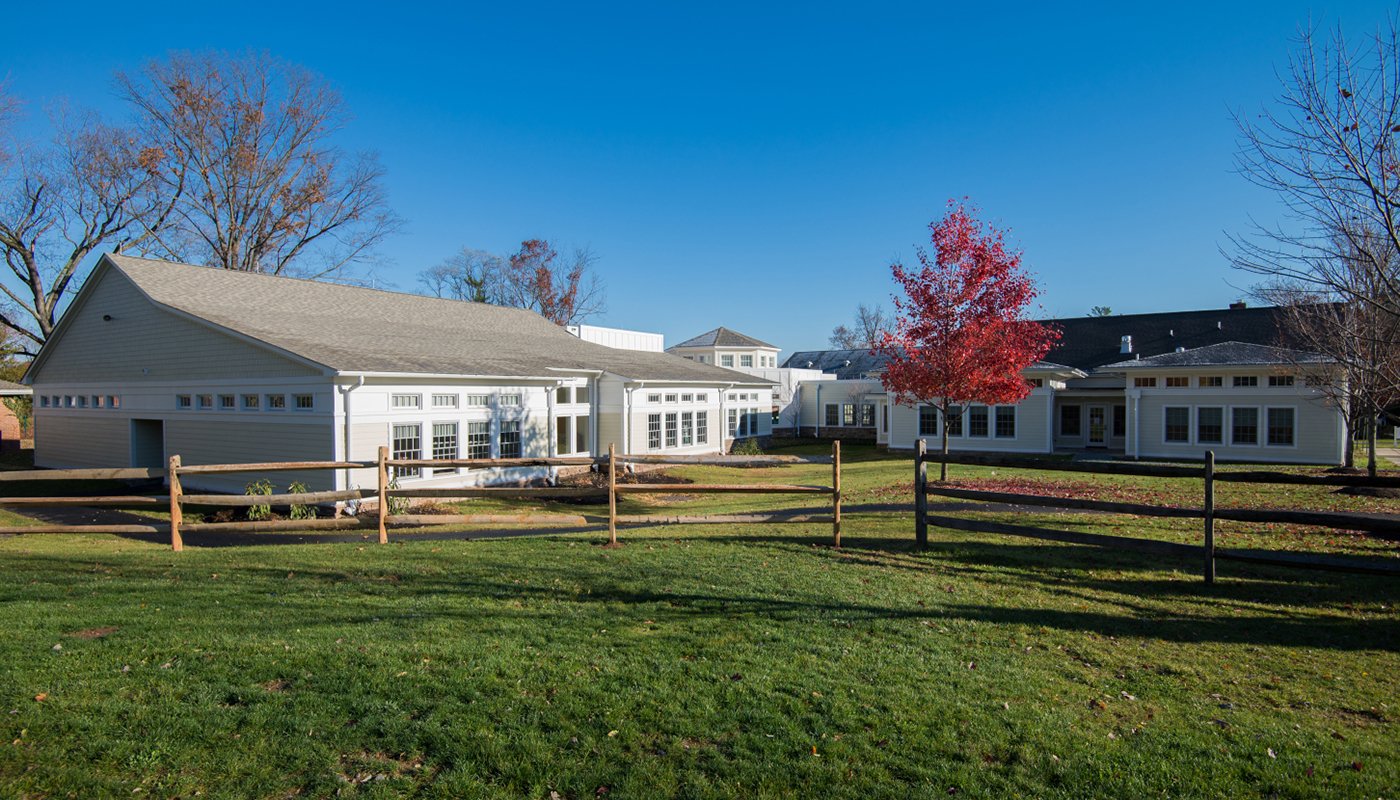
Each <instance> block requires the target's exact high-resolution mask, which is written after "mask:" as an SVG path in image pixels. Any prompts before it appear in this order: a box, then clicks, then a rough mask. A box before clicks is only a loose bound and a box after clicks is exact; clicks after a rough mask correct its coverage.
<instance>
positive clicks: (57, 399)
mask: <svg viewBox="0 0 1400 800" xmlns="http://www.w3.org/2000/svg"><path fill="white" fill-rule="evenodd" d="M53 407H54V408H62V407H63V396H62V395H57V394H56V395H54V396H53Z"/></svg>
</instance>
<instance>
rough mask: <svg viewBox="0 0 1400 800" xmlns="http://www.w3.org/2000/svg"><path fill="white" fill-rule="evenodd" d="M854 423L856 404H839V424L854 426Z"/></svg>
mask: <svg viewBox="0 0 1400 800" xmlns="http://www.w3.org/2000/svg"><path fill="white" fill-rule="evenodd" d="M855 424H856V404H855V403H842V404H841V425H842V426H844V427H847V428H854V427H855Z"/></svg>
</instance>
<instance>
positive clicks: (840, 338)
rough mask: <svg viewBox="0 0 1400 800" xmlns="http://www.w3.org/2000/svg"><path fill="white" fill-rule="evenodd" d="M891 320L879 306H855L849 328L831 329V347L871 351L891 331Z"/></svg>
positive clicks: (862, 304) (839, 326) (840, 326)
mask: <svg viewBox="0 0 1400 800" xmlns="http://www.w3.org/2000/svg"><path fill="white" fill-rule="evenodd" d="M891 322H892V320H890V319H888V318H887V317H886V316H885V311H884V309H882V308H880V307H879V306H867V305H866V304H864V303H861V304H860V305H858V306H856V318H855V321H854V323H853V324H852V325H851V326H849V327H848V326H846V325H844V324H843V325H837V326H836V327H835V328H832V329H831V337H830V342H831V346H832V347H835V348H837V349H839V350H869V349H873V348H874V347H875V346H876V345H878V344H879V343H880V341H881V340H882V339H883V338H884V335H885V334H886V333H887V332H890V331H891V330H892V329H893V326H892V325H891Z"/></svg>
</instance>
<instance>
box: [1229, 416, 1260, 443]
mask: <svg viewBox="0 0 1400 800" xmlns="http://www.w3.org/2000/svg"><path fill="white" fill-rule="evenodd" d="M1230 444H1259V409H1257V408H1232V409H1230Z"/></svg>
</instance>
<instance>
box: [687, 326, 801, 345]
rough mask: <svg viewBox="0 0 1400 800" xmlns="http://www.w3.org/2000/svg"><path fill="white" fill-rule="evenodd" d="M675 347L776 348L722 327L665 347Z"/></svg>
mask: <svg viewBox="0 0 1400 800" xmlns="http://www.w3.org/2000/svg"><path fill="white" fill-rule="evenodd" d="M677 347H771V348H773V349H774V350H777V349H778V346H777V345H773V344H768V343H767V342H763V341H759V340H758V339H755V338H753V337H752V336H745V335H744V334H742V333H739V332H738V331H732V330H730V329H728V328H724V327H719V328H715V329H714V330H712V331H706V332H704V333H702V334H700V335H699V336H696V337H693V338H690V339H686V340H685V341H684V342H681V343H680V344H674V345H671V346H670V347H668V348H666V349H668V350H674V349H676V348H677Z"/></svg>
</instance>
